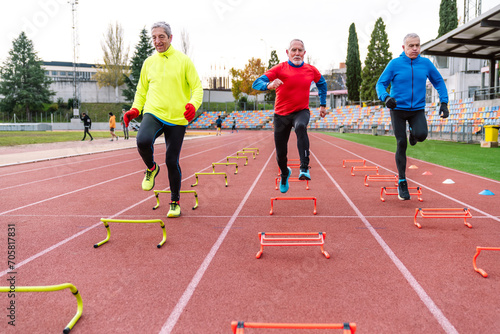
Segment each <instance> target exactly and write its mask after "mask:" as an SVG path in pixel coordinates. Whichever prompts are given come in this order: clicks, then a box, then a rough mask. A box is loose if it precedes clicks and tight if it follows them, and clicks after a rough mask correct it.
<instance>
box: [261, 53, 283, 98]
mask: <svg viewBox="0 0 500 334" xmlns="http://www.w3.org/2000/svg"><path fill="white" fill-rule="evenodd" d="M279 63H280V60H279V58H278V53H277V52H276V50H273V51H271V58H269V62H268V65H267V69H268V70H270V69H271V68H273V67H274V66H276V65H278V64H279ZM274 100H276V90H275V89H272V90H269V91H268V92H267V93H266V95H264V101H274Z"/></svg>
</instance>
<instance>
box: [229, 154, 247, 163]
mask: <svg viewBox="0 0 500 334" xmlns="http://www.w3.org/2000/svg"><path fill="white" fill-rule="evenodd" d="M229 159H245V166H246V165H248V157H247V156H246V155H245V156H242V157H240V156H236V157H226V162H229Z"/></svg>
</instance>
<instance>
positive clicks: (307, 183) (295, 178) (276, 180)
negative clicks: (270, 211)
mask: <svg viewBox="0 0 500 334" xmlns="http://www.w3.org/2000/svg"><path fill="white" fill-rule="evenodd" d="M278 181H281V177H277V178H276V179H275V182H276V190H278ZM303 181H306V190H309V180H299V178H298V177H290V178H288V182H303Z"/></svg>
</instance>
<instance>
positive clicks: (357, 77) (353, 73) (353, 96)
mask: <svg viewBox="0 0 500 334" xmlns="http://www.w3.org/2000/svg"><path fill="white" fill-rule="evenodd" d="M345 64H346V70H347V71H346V77H347V80H346V85H347V98H348V99H349V101H353V102H354V101H359V88H360V86H361V59H360V57H359V44H358V34H356V26H355V25H354V23H353V24H351V26H350V27H349V41H348V42H347V59H346V62H345Z"/></svg>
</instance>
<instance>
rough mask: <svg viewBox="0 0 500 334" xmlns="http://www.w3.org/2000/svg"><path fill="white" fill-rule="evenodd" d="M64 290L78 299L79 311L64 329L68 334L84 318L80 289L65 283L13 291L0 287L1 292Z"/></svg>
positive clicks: (77, 310) (6, 287)
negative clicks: (68, 290) (67, 290)
mask: <svg viewBox="0 0 500 334" xmlns="http://www.w3.org/2000/svg"><path fill="white" fill-rule="evenodd" d="M64 289H70V290H71V292H72V293H73V295H74V296H75V297H76V302H77V309H76V314H75V316H74V317H73V319H71V321H70V322H69V323H68V325H67V326H66V328H64V330H63V333H65V334H67V333H69V332H70V331H71V329H72V328H73V326H74V325H75V324H76V322H77V321H78V319H80V317H81V316H82V312H83V302H82V297H81V296H80V293H79V292H78V289H77V288H76V287H75V286H74V285H73V284H71V283H63V284H59V285H46V286H16V287H14V288H13V289H12V290H11V288H10V287H8V286H0V292H10V293H16V292H48V291H59V290H64Z"/></svg>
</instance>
